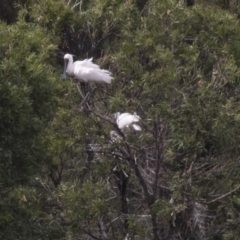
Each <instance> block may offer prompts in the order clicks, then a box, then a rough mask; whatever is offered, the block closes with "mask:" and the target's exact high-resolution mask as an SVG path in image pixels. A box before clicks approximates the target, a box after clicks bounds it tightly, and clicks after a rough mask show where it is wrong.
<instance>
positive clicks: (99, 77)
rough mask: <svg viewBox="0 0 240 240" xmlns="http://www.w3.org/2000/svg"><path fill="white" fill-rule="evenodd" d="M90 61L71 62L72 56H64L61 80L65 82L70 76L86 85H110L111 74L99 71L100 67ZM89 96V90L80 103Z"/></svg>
mask: <svg viewBox="0 0 240 240" xmlns="http://www.w3.org/2000/svg"><path fill="white" fill-rule="evenodd" d="M92 60H93V59H92V58H89V59H85V60H83V61H75V62H73V55H72V54H65V55H64V71H63V75H62V79H63V80H66V79H67V75H70V76H72V77H75V78H77V79H78V80H81V81H84V82H86V83H89V82H96V83H108V84H110V83H111V81H112V79H113V77H111V72H109V71H108V70H105V69H100V67H99V66H98V65H97V64H95V63H93V62H92ZM90 94H91V90H90V91H89V92H88V93H87V94H86V96H85V98H84V100H83V101H82V103H83V102H84V101H85V100H86V99H87V98H89V96H90Z"/></svg>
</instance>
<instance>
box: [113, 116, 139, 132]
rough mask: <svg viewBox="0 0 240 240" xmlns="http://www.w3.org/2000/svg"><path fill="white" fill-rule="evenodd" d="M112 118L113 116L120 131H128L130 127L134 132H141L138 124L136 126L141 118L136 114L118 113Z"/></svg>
mask: <svg viewBox="0 0 240 240" xmlns="http://www.w3.org/2000/svg"><path fill="white" fill-rule="evenodd" d="M114 116H115V119H116V123H117V125H118V127H119V128H120V129H121V130H125V129H128V128H129V127H131V126H132V127H133V129H134V130H136V131H141V130H142V128H141V127H140V126H139V125H138V124H136V122H139V121H140V120H141V118H140V117H139V116H138V115H137V114H136V113H134V114H130V113H122V114H120V112H117V113H115V114H114Z"/></svg>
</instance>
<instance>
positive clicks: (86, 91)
mask: <svg viewBox="0 0 240 240" xmlns="http://www.w3.org/2000/svg"><path fill="white" fill-rule="evenodd" d="M84 94H85V97H84V98H83V100H82V102H81V104H80V105H81V106H82V107H83V109H88V107H89V105H88V101H89V99H90V96H91V95H92V89H91V87H90V85H89V83H84Z"/></svg>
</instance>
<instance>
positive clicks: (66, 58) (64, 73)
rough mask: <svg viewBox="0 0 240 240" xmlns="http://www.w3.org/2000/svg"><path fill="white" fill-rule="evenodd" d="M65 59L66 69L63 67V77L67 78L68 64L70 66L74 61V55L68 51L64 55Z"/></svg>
mask: <svg viewBox="0 0 240 240" xmlns="http://www.w3.org/2000/svg"><path fill="white" fill-rule="evenodd" d="M63 59H64V69H63V74H62V79H63V80H66V79H67V72H66V70H67V66H68V63H69V62H73V55H72V54H69V53H67V54H65V55H64V57H63Z"/></svg>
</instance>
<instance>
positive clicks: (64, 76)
mask: <svg viewBox="0 0 240 240" xmlns="http://www.w3.org/2000/svg"><path fill="white" fill-rule="evenodd" d="M67 65H68V60H67V59H64V69H63V74H62V80H66V79H67V73H66V69H67Z"/></svg>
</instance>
